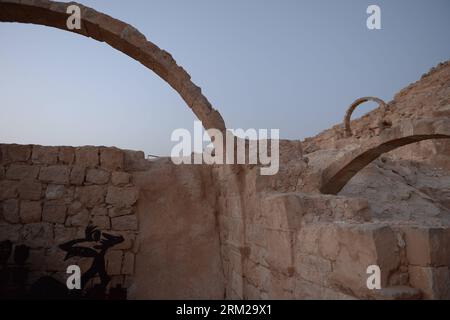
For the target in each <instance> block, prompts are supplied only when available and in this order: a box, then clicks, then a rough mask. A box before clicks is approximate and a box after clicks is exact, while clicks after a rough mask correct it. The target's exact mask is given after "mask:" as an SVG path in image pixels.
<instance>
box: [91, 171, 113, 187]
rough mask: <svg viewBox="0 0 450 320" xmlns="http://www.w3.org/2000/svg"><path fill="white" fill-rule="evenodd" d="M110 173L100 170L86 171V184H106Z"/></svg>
mask: <svg viewBox="0 0 450 320" xmlns="http://www.w3.org/2000/svg"><path fill="white" fill-rule="evenodd" d="M109 176H110V173H109V172H108V171H105V170H101V169H88V170H87V174H86V182H88V183H93V184H107V183H108V181H109Z"/></svg>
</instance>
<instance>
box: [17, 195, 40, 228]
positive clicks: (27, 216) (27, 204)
mask: <svg viewBox="0 0 450 320" xmlns="http://www.w3.org/2000/svg"><path fill="white" fill-rule="evenodd" d="M41 218H42V207H41V202H40V201H26V200H25V201H21V202H20V221H21V222H22V223H35V222H40V221H41Z"/></svg>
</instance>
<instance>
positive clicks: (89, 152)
mask: <svg viewBox="0 0 450 320" xmlns="http://www.w3.org/2000/svg"><path fill="white" fill-rule="evenodd" d="M98 153H99V150H98V148H97V147H90V146H88V147H81V148H76V150H75V163H76V165H78V166H82V167H88V168H95V167H97V166H98V165H99V156H98Z"/></svg>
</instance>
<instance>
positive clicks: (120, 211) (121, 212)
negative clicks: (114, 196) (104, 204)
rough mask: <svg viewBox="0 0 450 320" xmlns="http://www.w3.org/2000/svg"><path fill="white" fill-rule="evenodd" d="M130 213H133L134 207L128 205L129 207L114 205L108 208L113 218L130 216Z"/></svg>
mask: <svg viewBox="0 0 450 320" xmlns="http://www.w3.org/2000/svg"><path fill="white" fill-rule="evenodd" d="M130 214H133V208H131V207H127V208H117V207H112V208H109V209H108V215H109V216H110V217H111V218H115V217H121V216H128V215H130Z"/></svg>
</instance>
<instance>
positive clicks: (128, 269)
mask: <svg viewBox="0 0 450 320" xmlns="http://www.w3.org/2000/svg"><path fill="white" fill-rule="evenodd" d="M122 274H126V275H132V274H134V254H133V253H132V252H125V254H124V256H123V264H122Z"/></svg>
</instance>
